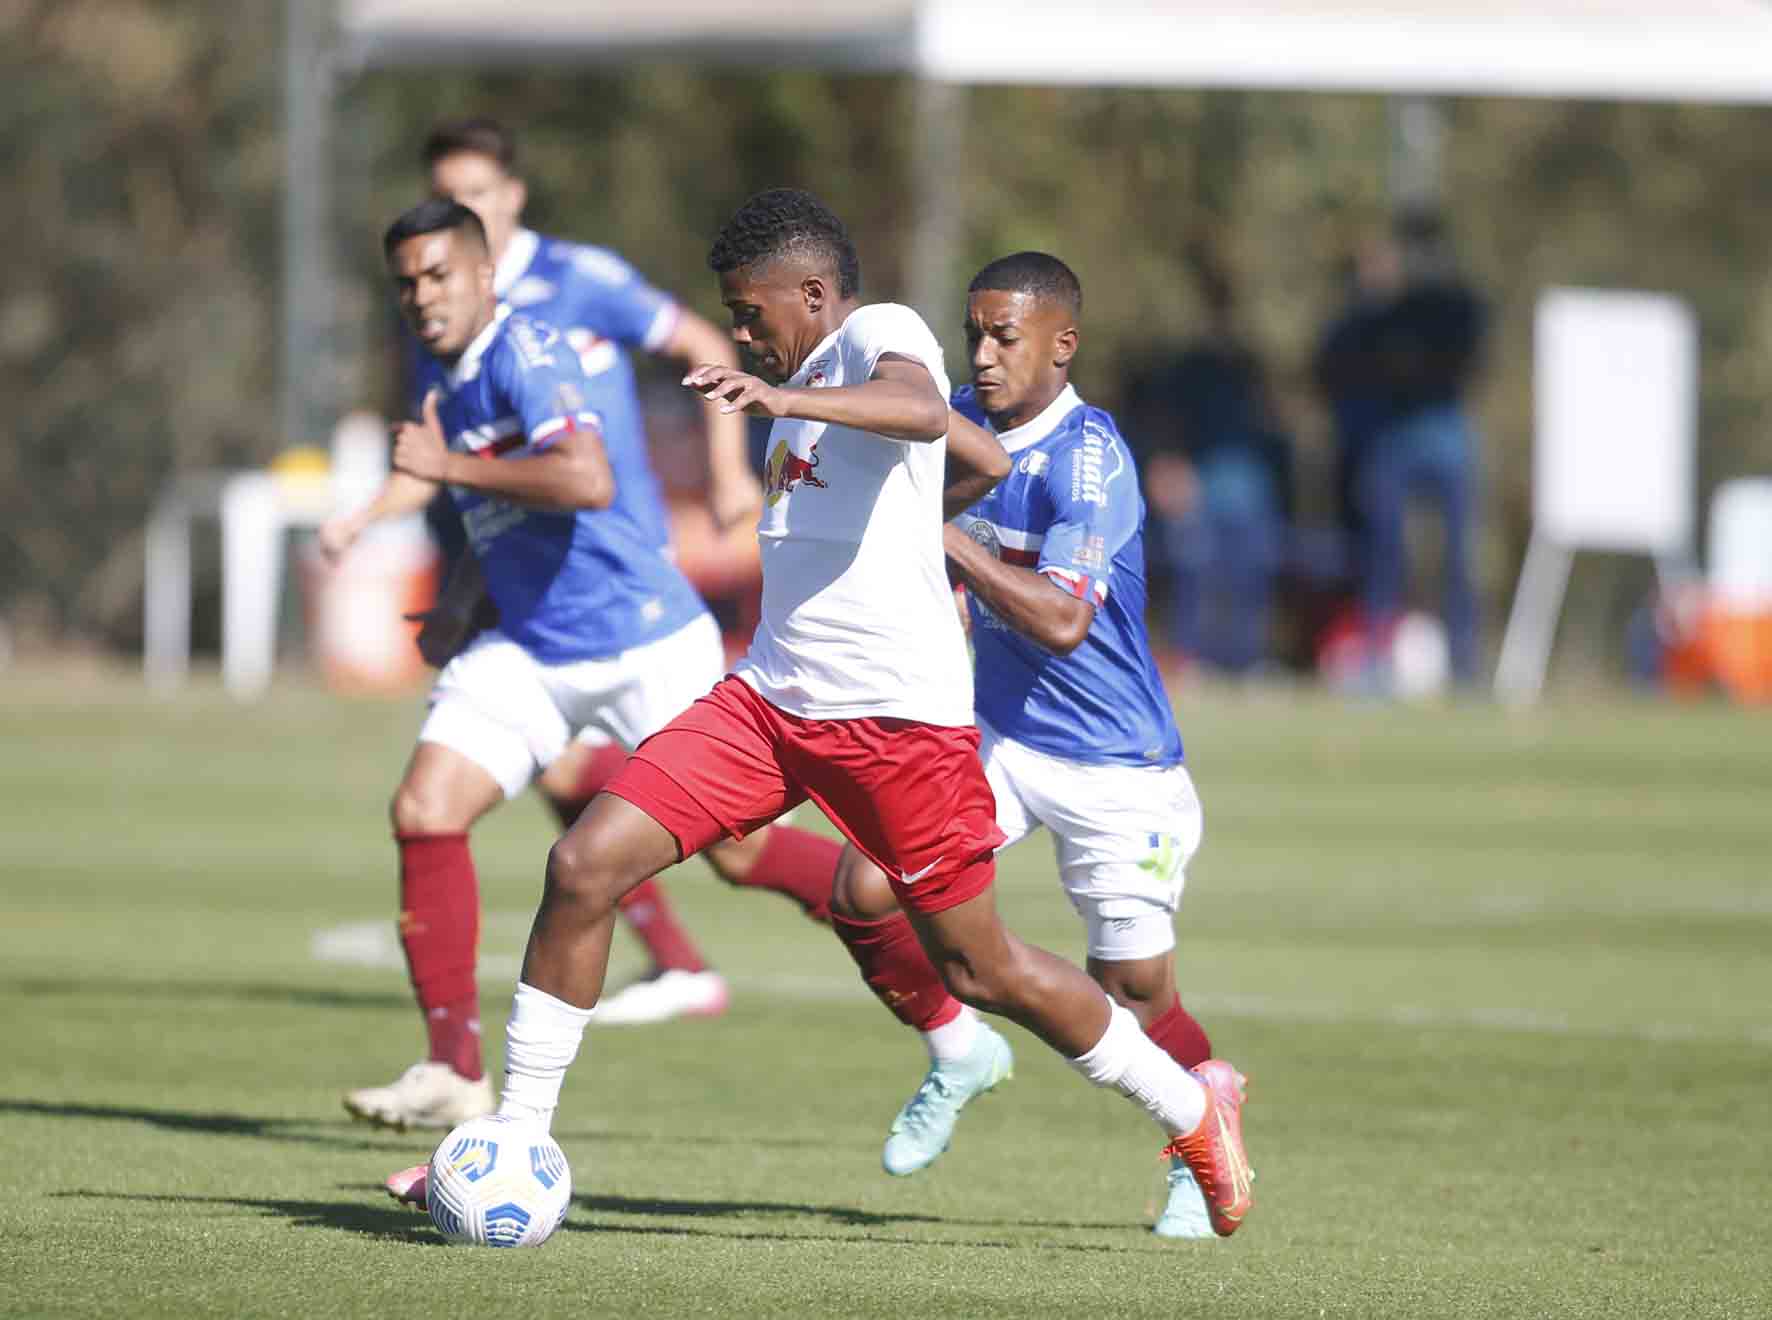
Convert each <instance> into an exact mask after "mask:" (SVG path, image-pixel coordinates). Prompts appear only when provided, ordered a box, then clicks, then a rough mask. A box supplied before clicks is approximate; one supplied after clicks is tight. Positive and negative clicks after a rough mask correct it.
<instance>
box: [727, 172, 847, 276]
mask: <svg viewBox="0 0 1772 1320" xmlns="http://www.w3.org/2000/svg"><path fill="white" fill-rule="evenodd" d="M790 253H792V254H799V253H805V254H807V255H809V256H815V257H817V258H818V259H819V260H822V261H825V262H827V263H828V264H829V265H830V267H831V269H832V270H834V271H835V272H836V273H837V296H838V297H841V298H853V297H855V296H856V295H857V294H859V293H860V292H861V258H860V257H858V256H857V255H856V252H855V244H854V243H853V242H851V241H850V238H849V231H848V230H847V229H845V228H844V227H843V222H842V221H841V220H839V219H837V217H836V216H835V215H834V214H833V213H832V212H831V210H830V208H829V207H827V206H826V205H825V204H824V203H823V202H821V201H819V200H818V198H816V197H814V196H813V195H812V194H811V193H809V192H802V191H801V190H800V189H798V188H771V189H769V190H768V191H767V192H760V193H757V194H756V195H755V196H753V197H752V198H751V199H750V200H749V201H747V202H746V203H745V204H744V205H743V206H741V207H739V208H738V210H737V211H735V212H733V215H732V218H731V219H730V220H728V221H727V222H726V223H725V224H724V225H723V226H721V228H720V233H719V235H718V236H717V237H716V238H715V239H714V246H713V247H712V248H711V249H709V251H708V265H709V267H710V268H712V269H713V270H714V271H715V273H717V274H721V275H724V274H725V273H726V272H727V271H731V270H738V269H739V268H741V267H744V266H755V265H757V264H759V263H761V262H767V261H770V260H773V259H774V258H776V257H782V256H787V255H789V254H790Z"/></svg>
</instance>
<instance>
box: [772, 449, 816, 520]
mask: <svg viewBox="0 0 1772 1320" xmlns="http://www.w3.org/2000/svg"><path fill="white" fill-rule="evenodd" d="M817 466H818V441H816V440H814V441H813V442H812V445H811V452H810V453H808V454H807V455H806V456H805V457H804V458H802V457H801V456H800V455H798V454H796V453H795V452H794V450H793V446H792V445H790V444H789V443H788V442H787V441H786V440H782V441H779V442H778V443H777V444H776V446H775V448H774V449H772V450H771V451H770V453H769V462H768V463H767V464H765V465H764V468H763V491H764V495H765V498H766V499H767V501H768V503H769V504H770V505H771V506H773V505H775V504H776V503H778V502H779V501H780V500H781V497H782V496H783V495H786V494H787V493H788V492H789V491H791V490H792V489H793V488H794V487H795V486H798V485H801V484H805V485H808V486H818V487H824V486H825V485H827V484H828V483H826V482H824V481H822V480H820V479H819V477H818V475H817V474H816V473H815V472H814V471H813V469H814V468H816V467H817Z"/></svg>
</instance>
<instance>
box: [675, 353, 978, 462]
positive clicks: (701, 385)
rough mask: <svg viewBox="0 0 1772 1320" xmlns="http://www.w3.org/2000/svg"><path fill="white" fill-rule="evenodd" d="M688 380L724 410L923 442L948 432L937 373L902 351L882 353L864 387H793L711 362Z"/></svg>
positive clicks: (944, 401) (690, 385)
mask: <svg viewBox="0 0 1772 1320" xmlns="http://www.w3.org/2000/svg"><path fill="white" fill-rule="evenodd" d="M683 383H684V384H685V385H686V386H688V387H689V388H690V389H692V390H694V391H695V392H696V393H698V394H700V395H701V396H702V397H703V398H705V399H710V400H713V401H714V402H716V403H718V404H719V405H720V411H721V412H727V413H738V412H749V413H752V414H753V415H755V416H758V417H792V418H795V419H797V420H799V421H804V422H829V423H831V424H832V425H835V426H848V427H853V428H854V429H855V430H857V431H871V432H873V433H874V434H875V435H879V436H884V437H885V438H886V439H888V440H910V441H913V442H916V443H919V444H928V443H932V442H933V441H936V440H939V439H941V438H942V437H943V436H944V435H946V434H947V433H948V403H947V400H946V399H944V398H942V397H941V390H940V389H939V388H938V387H937V385H936V383H935V377H934V376H932V375H930V374H929V368H928V367H926V366H924V365H923V364H922V363H921V362H919V361H917V360H916V359H915V358H911V357H905V356H904V355H902V354H899V353H884V354H882V355H881V356H880V360H879V361H878V363H876V364H875V366H874V374H873V375H872V376H871V377H869V378H868V379H867V380H866V381H864V382H862V383H861V384H860V385H839V386H834V387H830V388H826V389H805V388H802V387H798V386H795V387H792V388H790V387H788V386H785V385H771V384H770V383H769V382H768V381H766V380H764V379H762V378H761V377H760V376H752V375H750V374H748V373H746V372H743V371H738V370H735V369H733V368H731V367H722V366H718V365H715V364H712V363H710V364H707V365H705V366H700V367H697V368H696V369H695V370H694V371H692V372H690V373H689V374H688V375H687V376H685V377H684V378H683Z"/></svg>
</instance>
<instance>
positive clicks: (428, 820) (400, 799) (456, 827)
mask: <svg viewBox="0 0 1772 1320" xmlns="http://www.w3.org/2000/svg"><path fill="white" fill-rule="evenodd" d="M388 819H389V820H390V821H391V822H392V823H393V826H394V833H395V834H398V835H408V834H457V833H460V832H461V830H462V829H463V828H464V826H463V825H462V824H461V822H460V821H457V820H455V819H454V818H453V817H452V815H451V814H450V811H449V803H448V802H447V801H446V800H445V798H444V796H443V794H441V793H438V792H435V791H434V790H432V789H431V788H429V787H428V786H426V785H425V784H423V783H414V782H412V781H410V780H408V781H405V782H403V783H402V784H401V785H400V787H399V788H397V789H395V790H394V797H393V800H392V801H391V802H390V803H389V804H388Z"/></svg>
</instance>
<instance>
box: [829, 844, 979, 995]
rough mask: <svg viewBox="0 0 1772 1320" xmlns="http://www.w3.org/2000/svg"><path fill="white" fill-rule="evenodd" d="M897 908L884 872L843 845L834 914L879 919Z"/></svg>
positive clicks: (833, 892)
mask: <svg viewBox="0 0 1772 1320" xmlns="http://www.w3.org/2000/svg"><path fill="white" fill-rule="evenodd" d="M896 911H898V899H897V898H896V897H895V896H894V895H893V893H892V886H891V885H890V884H889V883H888V882H887V880H886V875H885V873H884V872H883V871H881V870H880V868H879V867H877V866H875V865H874V864H873V863H872V862H870V861H869V860H868V859H867V858H865V857H863V856H862V855H861V854H860V853H859V852H857V851H856V849H855V845H854V844H846V845H844V848H843V855H842V856H841V857H839V858H838V859H837V874H836V877H835V879H834V880H833V882H832V885H831V915H832V916H834V917H839V918H841V919H842V920H844V921H880V920H882V919H884V918H886V917H889V916H891V915H892V914H893V913H894V912H896ZM955 998H959V996H958V995H956V996H955Z"/></svg>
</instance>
